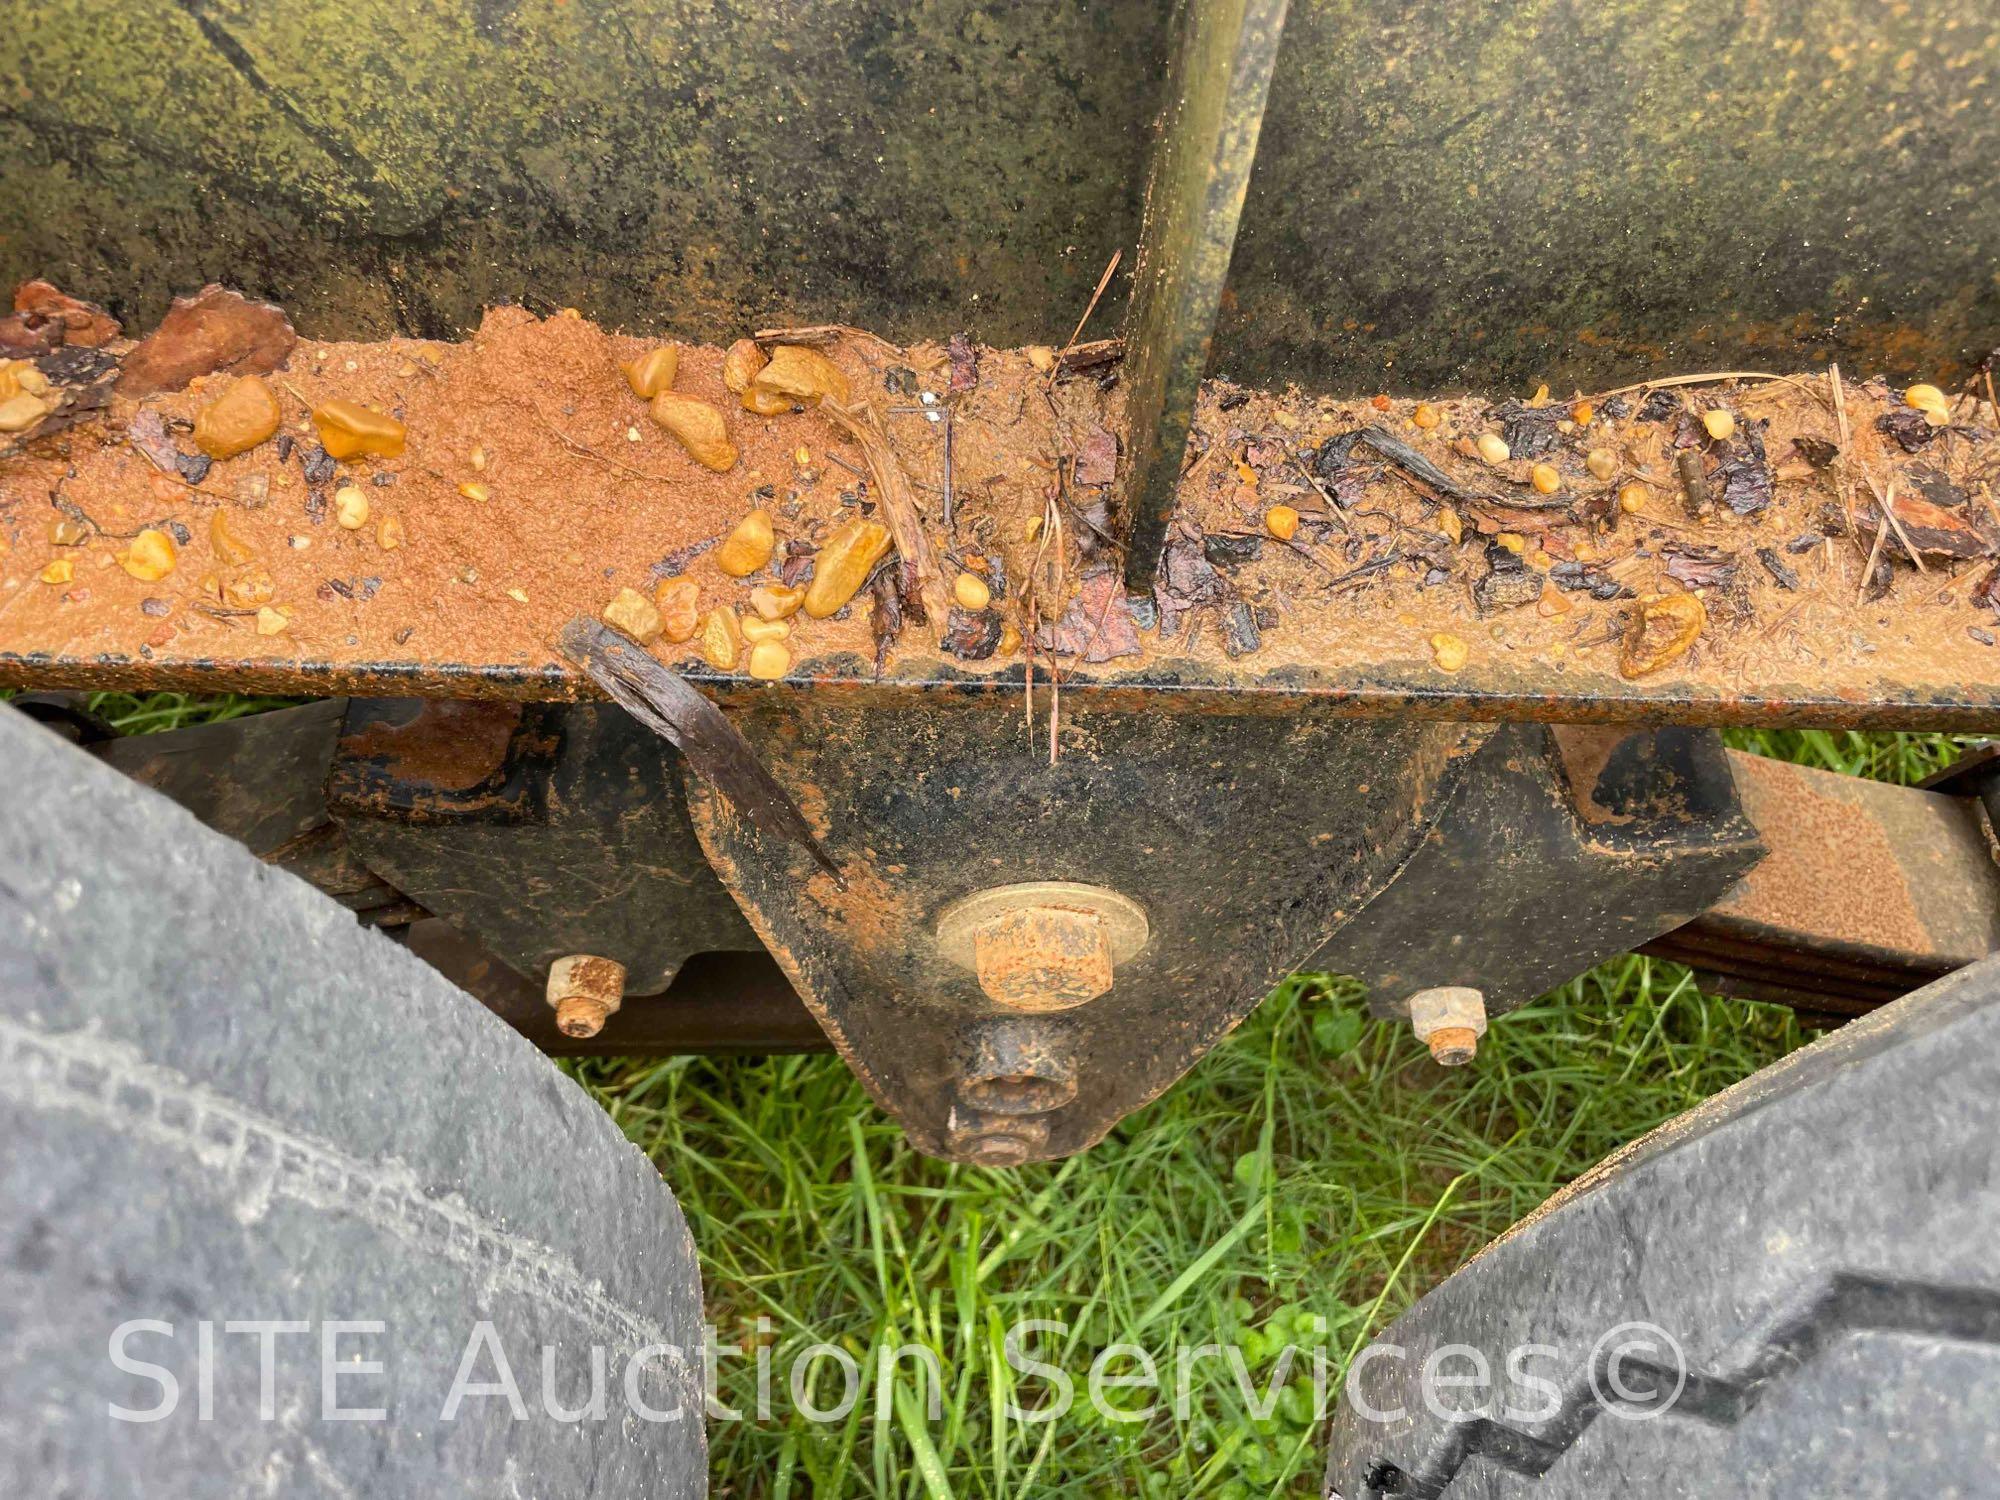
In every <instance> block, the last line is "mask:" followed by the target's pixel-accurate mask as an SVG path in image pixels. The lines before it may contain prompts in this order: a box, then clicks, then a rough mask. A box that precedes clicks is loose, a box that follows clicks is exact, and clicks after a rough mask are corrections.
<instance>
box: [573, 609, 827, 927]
mask: <svg viewBox="0 0 2000 1500" xmlns="http://www.w3.org/2000/svg"><path fill="white" fill-rule="evenodd" d="M561 645H562V653H563V655H564V656H566V657H568V658H569V659H570V660H571V661H572V662H574V663H575V664H576V665H577V666H578V667H579V668H580V669H581V670H582V671H583V672H584V673H585V674H586V675H587V676H588V677H589V678H590V680H591V681H592V682H594V683H596V684H597V685H598V686H599V687H601V688H603V689H604V691H605V693H606V694H608V695H609V696H610V698H611V699H612V701H613V702H615V703H617V704H618V706H619V707H621V708H623V709H624V710H625V711H626V712H627V713H629V714H630V715H632V717H633V718H635V719H637V720H638V721H639V722H640V723H641V724H644V725H645V726H646V727H647V728H648V729H650V730H652V731H653V732H654V733H655V734H657V735H659V736H660V738H662V739H664V740H666V741H667V742H668V743H669V744H671V745H673V746H674V747H675V748H676V749H678V750H679V751H680V752H681V754H682V755H684V756H686V757H687V763H688V765H689V766H690V767H691V768H692V769H693V771H694V773H695V775H697V776H699V777H701V779H702V780H704V781H706V782H707V783H708V784H709V785H710V786H713V787H714V788H715V789H716V790H717V791H718V792H720V793H722V795H723V796H724V797H726V798H728V799H729V801H730V803H731V804H732V805H733V806H734V807H735V808H736V810H737V811H738V812H740V813H742V814H743V816H744V817H746V818H748V819H749V820H750V822H751V823H752V824H754V825H755V826H756V827H757V828H759V829H762V830H763V831H764V832H765V833H768V834H771V835H772V836H774V837H776V838H781V839H789V840H790V841H791V842H793V843H795V844H798V845H800V846H801V847H803V848H804V849H805V851H806V853H808V854H810V855H811V856H812V857H813V861H814V862H815V863H816V864H818V865H819V867H820V868H821V869H822V870H824V871H826V873H827V874H828V875H830V876H832V877H833V882H834V884H835V885H837V886H839V887H840V888H841V889H842V890H846V889H847V882H846V880H845V879H844V878H842V876H841V873H840V868H839V866H837V865H836V864H834V862H833V857H832V856H831V855H830V854H828V853H827V852H826V850H825V848H824V847H823V846H822V845H821V844H820V841H819V840H818V839H817V838H816V837H815V836H814V835H813V831H812V826H811V825H810V824H808V823H807V822H806V819H805V814H803V813H802V812H800V811H799V807H798V804H797V803H796V802H794V801H793V800H792V799H791V796H790V794H789V793H787V792H786V791H785V789H784V788H783V787H781V786H779V785H778V783H777V781H776V780H775V779H773V777H772V775H771V773H770V772H769V771H767V770H765V769H764V763H763V761H761V760H759V759H758V758H757V752H756V751H755V750H754V749H752V748H751V745H750V742H749V741H748V740H746V739H744V738H743V736H742V735H741V734H740V733H738V732H737V729H736V726H735V725H733V724H731V723H730V722H729V720H728V719H726V718H724V717H723V713H722V710H721V709H719V708H717V707H716V706H715V705H714V704H713V703H711V702H709V700H708V699H707V697H706V696H704V695H703V694H702V693H701V692H700V691H699V690H698V689H697V688H696V687H695V686H694V685H693V684H692V683H690V682H689V681H688V680H687V679H686V678H684V677H682V676H681V675H680V673H678V672H676V671H674V670H673V668H671V667H669V666H667V665H665V664H664V663H663V662H661V661H659V660H658V659H656V658H655V657H654V656H653V655H652V654H651V653H650V652H648V651H647V650H646V649H645V647H643V646H640V645H638V644H637V643H635V642H633V641H631V640H629V639H627V638H626V637H625V636H622V635H620V634H619V633H618V632H617V631H615V630H613V629H612V628H611V627H610V626H608V625H606V624H604V623H602V622H601V621H598V620H591V619H586V618H584V617H583V616H578V617H577V618H575V619H573V620H571V621H570V622H569V624H567V625H565V626H564V627H563V633H562V641H561Z"/></svg>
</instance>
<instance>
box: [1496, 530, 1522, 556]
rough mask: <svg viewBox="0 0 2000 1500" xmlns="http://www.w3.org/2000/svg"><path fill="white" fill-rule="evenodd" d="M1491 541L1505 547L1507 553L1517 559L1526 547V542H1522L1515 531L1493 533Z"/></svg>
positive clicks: (1519, 535)
mask: <svg viewBox="0 0 2000 1500" xmlns="http://www.w3.org/2000/svg"><path fill="white" fill-rule="evenodd" d="M1493 540H1494V541H1496V542H1498V543H1499V544H1500V545H1501V546H1503V547H1505V548H1506V549H1507V550H1508V551H1509V552H1511V553H1513V554H1514V555H1515V556H1516V557H1519V556H1520V555H1521V554H1522V553H1523V552H1524V551H1526V550H1527V546H1528V544H1527V542H1526V541H1524V540H1522V537H1521V534H1520V533H1519V532H1517V531H1501V532H1495V533H1494V536H1493Z"/></svg>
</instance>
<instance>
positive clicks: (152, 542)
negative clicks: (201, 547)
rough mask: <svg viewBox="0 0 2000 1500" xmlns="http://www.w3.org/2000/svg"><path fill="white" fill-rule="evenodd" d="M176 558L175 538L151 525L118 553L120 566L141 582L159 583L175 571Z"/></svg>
mask: <svg viewBox="0 0 2000 1500" xmlns="http://www.w3.org/2000/svg"><path fill="white" fill-rule="evenodd" d="M175 560H176V553H175V551H174V539H173V538H172V537H170V536H168V535H167V534H166V533H165V532H164V531H155V530H154V529H153V528H152V527H150V526H149V527H147V528H146V529H145V530H144V531H142V532H140V533H139V534H138V535H137V536H135V537H133V538H132V545H131V546H129V547H126V548H124V549H123V550H121V551H120V552H119V554H118V566H119V567H121V568H123V569H124V570H125V571H126V572H128V573H130V574H131V575H132V576H133V577H134V578H136V579H138V580H139V581H140V582H141V583H158V582H159V581H160V580H161V579H162V578H165V577H166V576H167V575H168V574H169V573H171V572H173V570H174V562H175Z"/></svg>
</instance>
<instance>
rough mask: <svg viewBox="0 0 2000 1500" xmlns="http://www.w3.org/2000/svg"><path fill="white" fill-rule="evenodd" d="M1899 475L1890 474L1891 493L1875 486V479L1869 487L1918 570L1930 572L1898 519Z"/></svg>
mask: <svg viewBox="0 0 2000 1500" xmlns="http://www.w3.org/2000/svg"><path fill="white" fill-rule="evenodd" d="M1898 477H1899V476H1897V475H1895V474H1891V475H1890V476H1889V493H1888V494H1887V495H1884V494H1883V493H1882V491H1880V490H1878V489H1876V488H1875V481H1874V480H1873V479H1870V480H1869V481H1868V488H1869V489H1870V490H1871V491H1873V493H1874V495H1875V503H1876V504H1877V505H1879V506H1880V507H1881V508H1882V518H1883V519H1884V520H1885V521H1887V522H1888V523H1889V525H1890V526H1891V527H1893V528H1894V529H1895V532H1896V540H1897V541H1899V542H1901V543H1902V544H1903V550H1904V551H1905V552H1907V553H1909V554H1910V561H1911V562H1913V563H1915V564H1916V565H1917V571H1918V572H1919V573H1928V572H1930V569H1929V568H1927V567H1925V566H1924V559H1923V556H1922V554H1921V553H1919V552H1918V551H1917V549H1916V544H1915V543H1913V542H1912V541H1911V540H1910V534H1909V533H1908V532H1907V531H1905V530H1903V523H1902V522H1901V521H1899V520H1897V519H1896V481H1897V478H1898Z"/></svg>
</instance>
